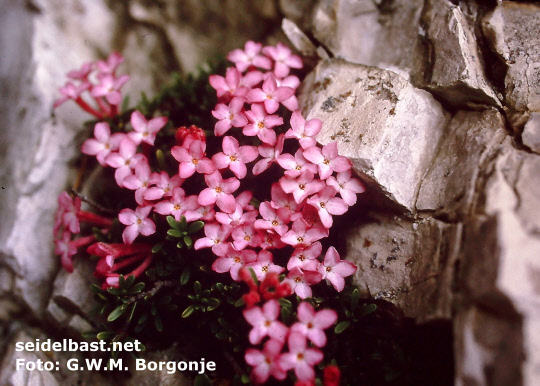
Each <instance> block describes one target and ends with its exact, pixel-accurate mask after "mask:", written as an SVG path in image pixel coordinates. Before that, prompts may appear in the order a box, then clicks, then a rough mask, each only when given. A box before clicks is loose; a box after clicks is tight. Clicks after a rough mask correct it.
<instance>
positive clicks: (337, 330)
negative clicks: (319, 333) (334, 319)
mask: <svg viewBox="0 0 540 386" xmlns="http://www.w3.org/2000/svg"><path fill="white" fill-rule="evenodd" d="M350 325H351V322H349V321H348V320H346V321H344V322H341V323H338V325H337V326H336V328H334V332H335V333H336V334H341V333H342V332H343V331H345V330H346V329H347V328H349V326H350Z"/></svg>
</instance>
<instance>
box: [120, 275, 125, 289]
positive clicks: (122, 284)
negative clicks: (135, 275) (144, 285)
mask: <svg viewBox="0 0 540 386" xmlns="http://www.w3.org/2000/svg"><path fill="white" fill-rule="evenodd" d="M118 286H119V287H120V288H125V287H126V279H125V278H124V275H120V277H119V278H118Z"/></svg>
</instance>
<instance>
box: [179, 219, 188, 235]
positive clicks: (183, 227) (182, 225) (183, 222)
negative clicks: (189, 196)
mask: <svg viewBox="0 0 540 386" xmlns="http://www.w3.org/2000/svg"><path fill="white" fill-rule="evenodd" d="M180 230H181V231H184V232H185V231H187V220H186V217H185V216H182V218H181V219H180Z"/></svg>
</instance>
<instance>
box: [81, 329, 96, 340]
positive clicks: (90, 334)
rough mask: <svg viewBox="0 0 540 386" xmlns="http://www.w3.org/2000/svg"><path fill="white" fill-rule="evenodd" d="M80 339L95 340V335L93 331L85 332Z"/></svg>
mask: <svg viewBox="0 0 540 386" xmlns="http://www.w3.org/2000/svg"><path fill="white" fill-rule="evenodd" d="M82 337H83V338H84V339H96V338H97V334H96V332H95V331H87V332H83V333H82Z"/></svg>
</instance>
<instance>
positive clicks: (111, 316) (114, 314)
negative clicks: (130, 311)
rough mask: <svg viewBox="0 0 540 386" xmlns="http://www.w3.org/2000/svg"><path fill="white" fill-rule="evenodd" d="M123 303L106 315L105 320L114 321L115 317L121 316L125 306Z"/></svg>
mask: <svg viewBox="0 0 540 386" xmlns="http://www.w3.org/2000/svg"><path fill="white" fill-rule="evenodd" d="M124 306H125V304H122V305H120V306H118V307H116V308H115V309H114V310H113V311H112V312H111V313H110V314H109V316H108V317H107V321H108V322H114V321H115V320H116V319H118V318H119V317H121V316H122V315H123V314H124V312H126V309H127V308H126V307H124Z"/></svg>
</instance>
